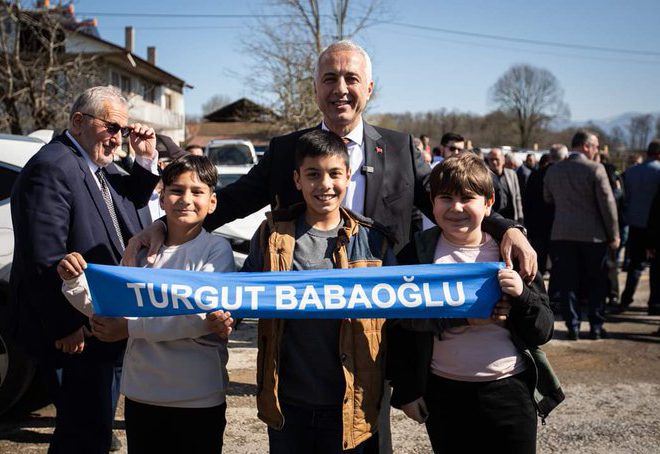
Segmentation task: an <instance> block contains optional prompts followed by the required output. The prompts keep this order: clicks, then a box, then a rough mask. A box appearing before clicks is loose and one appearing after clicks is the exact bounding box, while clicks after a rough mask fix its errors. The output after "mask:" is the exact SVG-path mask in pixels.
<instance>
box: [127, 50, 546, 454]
mask: <svg viewBox="0 0 660 454" xmlns="http://www.w3.org/2000/svg"><path fill="white" fill-rule="evenodd" d="M314 81H315V91H316V103H317V105H318V107H319V109H320V110H321V112H322V113H323V122H322V123H321V125H319V126H316V128H319V127H320V128H322V129H326V130H330V131H332V132H334V133H335V134H337V135H338V136H340V137H342V138H344V141H345V142H346V144H347V146H348V151H349V158H350V166H351V174H352V176H351V182H350V186H349V188H348V191H347V195H346V198H345V200H344V205H345V206H346V207H347V208H349V209H351V210H353V211H355V212H357V213H359V214H363V215H365V216H368V217H370V218H372V219H374V220H376V221H378V222H380V223H381V224H384V225H385V226H387V227H388V228H389V229H390V231H391V232H392V233H393V235H394V237H395V238H396V240H397V244H396V246H395V250H397V251H398V250H400V249H401V248H402V247H403V246H404V245H405V244H406V243H407V241H408V239H409V235H410V221H411V214H412V207H413V205H415V206H417V207H418V208H419V209H420V210H421V211H422V212H423V213H425V214H426V215H427V216H428V217H429V218H432V217H433V215H432V210H431V201H430V198H429V194H428V192H427V188H426V184H425V183H426V177H427V175H428V173H429V171H430V167H429V166H428V165H426V164H425V163H424V161H423V160H422V157H421V155H420V154H419V153H416V152H415V146H414V144H413V138H412V136H410V135H409V134H402V133H400V132H396V131H391V130H388V129H384V128H379V127H375V126H372V125H370V124H369V123H367V122H365V121H364V120H363V118H362V113H363V111H364V109H365V107H366V105H367V102H368V101H369V98H370V96H371V94H372V92H373V87H374V83H373V79H372V75H371V60H370V59H369V56H368V55H367V53H366V52H365V51H364V49H362V48H361V47H359V46H358V45H356V44H354V43H352V42H351V41H339V42H336V43H333V44H331V45H330V46H329V47H328V48H327V49H325V50H324V51H323V52H322V53H321V55H320V56H319V59H318V62H317V66H316V71H315V75H314ZM311 129H314V128H311ZM311 129H306V130H302V131H296V132H293V133H291V134H288V135H285V136H280V137H275V138H273V139H272V140H271V142H270V146H269V148H268V152H267V153H266V154H265V155H264V157H263V158H262V159H261V161H259V163H258V164H257V165H256V166H255V167H253V168H252V169H251V170H250V172H249V173H248V174H247V175H245V176H243V177H242V178H241V179H240V180H238V181H237V182H235V183H233V184H231V185H229V186H227V187H225V188H223V189H222V190H221V191H220V192H219V193H218V209H217V210H216V211H215V212H214V213H213V214H212V215H209V216H208V217H207V218H206V222H205V224H204V226H205V228H207V229H209V230H213V229H216V228H218V227H219V226H221V225H223V224H225V223H227V222H230V221H232V220H234V219H237V218H242V217H245V216H247V215H249V214H251V213H254V212H255V211H257V210H259V209H261V208H263V207H264V206H265V205H267V204H270V205H271V207H280V208H284V207H288V206H291V205H293V204H295V203H299V202H302V201H303V200H302V196H301V193H300V191H298V190H297V189H296V188H295V186H294V183H293V171H294V169H295V166H294V151H295V148H296V142H297V140H298V138H299V137H300V136H302V135H303V134H305V133H306V132H308V131H310V130H311ZM486 223H487V224H488V229H487V230H488V231H489V233H492V234H493V235H494V236H496V237H497V238H502V236H503V235H504V241H503V243H502V244H503V253H502V255H503V256H504V257H507V258H510V256H511V250H512V248H513V251H514V254H515V255H516V257H517V258H519V260H520V262H521V263H522V264H523V268H524V269H525V271H526V274H527V275H531V276H533V275H534V274H535V273H536V254H535V253H534V251H533V250H532V249H531V247H530V246H529V243H528V242H527V240H526V239H525V238H524V235H523V234H522V233H521V232H520V230H518V229H508V227H511V226H513V225H514V223H513V222H509V221H506V220H504V219H502V218H499V219H495V220H493V219H491V220H489V221H487V222H486ZM507 229H508V230H507ZM505 231H506V234H505V233H504V232H505ZM163 238H164V233H163V225H162V224H161V223H155V225H154V227H153V228H150V229H148V230H147V231H146V232H144V233H143V234H140V235H139V236H138V237H136V238H134V239H133V240H131V242H130V244H129V248H128V249H127V253H126V255H127V258H128V257H129V256H134V255H135V253H136V251H137V249H138V248H139V247H141V246H148V247H149V254H148V255H149V256H153V254H155V252H156V251H157V250H158V248H159V247H160V245H161V244H162V241H163ZM388 415H389V413H388ZM383 427H384V425H383ZM385 429H387V430H389V425H387V427H385ZM385 438H387V437H385ZM385 452H387V450H386V449H385V450H381V453H385Z"/></svg>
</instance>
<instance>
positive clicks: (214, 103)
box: [202, 94, 232, 116]
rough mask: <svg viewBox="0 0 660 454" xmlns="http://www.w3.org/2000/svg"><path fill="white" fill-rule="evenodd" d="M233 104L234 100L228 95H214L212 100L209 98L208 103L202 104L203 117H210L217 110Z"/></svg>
mask: <svg viewBox="0 0 660 454" xmlns="http://www.w3.org/2000/svg"><path fill="white" fill-rule="evenodd" d="M231 102H232V98H231V97H229V96H227V95H223V94H217V95H213V96H211V98H209V100H208V101H206V102H205V103H204V104H202V116H204V115H208V114H210V113H211V112H215V111H216V110H218V109H220V108H221V107H224V106H226V105H227V104H230V103H231Z"/></svg>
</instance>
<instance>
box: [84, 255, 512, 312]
mask: <svg viewBox="0 0 660 454" xmlns="http://www.w3.org/2000/svg"><path fill="white" fill-rule="evenodd" d="M501 268H504V264H503V263H494V262H493V263H460V264H443V265H405V266H388V267H382V268H352V269H332V270H309V271H289V272H279V273H275V272H263V273H200V272H192V271H182V270H169V269H149V268H129V267H122V266H107V265H92V264H90V265H88V267H87V269H86V271H85V274H86V276H87V281H88V283H89V286H90V290H91V296H92V304H93V307H94V312H95V313H96V314H98V315H103V316H125V317H160V316H171V315H183V314H194V313H200V312H210V311H214V310H225V311H230V312H231V313H232V316H233V317H234V318H238V317H241V318H244V317H253V318H488V317H490V314H491V312H492V310H493V306H494V305H495V304H496V303H497V302H498V301H499V300H500V297H501V291H500V287H499V284H498V281H497V271H498V270H499V269H501Z"/></svg>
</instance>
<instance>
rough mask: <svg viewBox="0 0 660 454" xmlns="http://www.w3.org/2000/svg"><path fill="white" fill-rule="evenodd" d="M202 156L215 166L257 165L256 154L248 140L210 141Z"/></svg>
mask: <svg viewBox="0 0 660 454" xmlns="http://www.w3.org/2000/svg"><path fill="white" fill-rule="evenodd" d="M204 155H205V156H208V158H209V159H210V160H211V162H212V163H213V164H215V165H216V166H232V167H233V166H237V167H246V166H247V167H252V166H253V165H255V164H256V163H257V154H256V152H255V151H254V146H253V145H252V142H250V141H249V140H239V139H221V140H211V141H210V142H209V143H208V144H207V145H206V148H205V149H204Z"/></svg>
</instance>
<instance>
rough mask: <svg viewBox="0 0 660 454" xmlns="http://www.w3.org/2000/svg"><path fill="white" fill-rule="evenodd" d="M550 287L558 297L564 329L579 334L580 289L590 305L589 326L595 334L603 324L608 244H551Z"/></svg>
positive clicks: (562, 242) (564, 242)
mask: <svg viewBox="0 0 660 454" xmlns="http://www.w3.org/2000/svg"><path fill="white" fill-rule="evenodd" d="M551 254H552V277H553V286H554V288H555V290H556V291H557V292H558V293H559V303H560V306H561V311H562V315H563V317H564V322H565V323H566V327H567V328H568V329H572V330H579V327H580V320H581V312H582V311H581V310H580V304H579V299H578V297H579V295H580V289H583V290H584V293H585V294H586V296H587V301H588V305H589V324H590V325H591V330H592V331H598V330H600V329H601V328H602V326H603V323H604V322H605V315H604V307H605V297H606V295H607V244H605V243H587V242H583V241H553V242H552V245H551Z"/></svg>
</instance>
